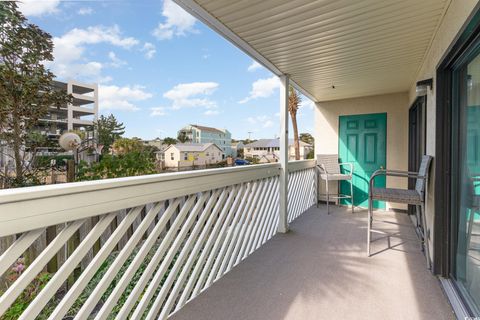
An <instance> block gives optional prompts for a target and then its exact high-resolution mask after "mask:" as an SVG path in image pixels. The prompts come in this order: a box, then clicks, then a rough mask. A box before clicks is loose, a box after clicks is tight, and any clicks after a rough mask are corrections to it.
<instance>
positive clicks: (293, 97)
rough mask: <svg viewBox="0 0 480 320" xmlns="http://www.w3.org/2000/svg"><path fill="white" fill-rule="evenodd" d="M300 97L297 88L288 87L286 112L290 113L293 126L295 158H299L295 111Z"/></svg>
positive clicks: (300, 100)
mask: <svg viewBox="0 0 480 320" xmlns="http://www.w3.org/2000/svg"><path fill="white" fill-rule="evenodd" d="M301 102H302V99H301V98H300V94H298V92H297V90H295V89H294V88H293V87H290V94H289V95H288V112H289V113H290V118H291V119H292V127H293V145H294V148H295V160H300V142H299V140H298V125H297V111H298V107H299V106H300V103H301Z"/></svg>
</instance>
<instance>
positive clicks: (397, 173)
mask: <svg viewBox="0 0 480 320" xmlns="http://www.w3.org/2000/svg"><path fill="white" fill-rule="evenodd" d="M378 176H391V177H400V178H416V179H427V177H426V176H421V175H419V174H418V172H412V171H400V170H387V169H379V170H377V171H375V172H374V173H373V174H372V176H371V177H370V181H369V190H368V191H369V193H371V191H372V189H373V184H374V182H375V178H376V177H378Z"/></svg>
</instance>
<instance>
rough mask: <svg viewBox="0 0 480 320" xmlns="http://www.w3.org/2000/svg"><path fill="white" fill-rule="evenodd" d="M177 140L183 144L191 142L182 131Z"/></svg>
mask: <svg viewBox="0 0 480 320" xmlns="http://www.w3.org/2000/svg"><path fill="white" fill-rule="evenodd" d="M177 140H178V141H180V142H181V143H185V142H190V141H191V140H190V138H189V137H188V136H187V133H186V132H185V131H180V132H179V133H178V136H177Z"/></svg>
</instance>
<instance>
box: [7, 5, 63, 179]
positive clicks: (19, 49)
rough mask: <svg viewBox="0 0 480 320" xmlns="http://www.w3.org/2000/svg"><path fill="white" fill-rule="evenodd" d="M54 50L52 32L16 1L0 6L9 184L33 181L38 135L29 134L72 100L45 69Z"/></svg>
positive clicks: (51, 59)
mask: <svg viewBox="0 0 480 320" xmlns="http://www.w3.org/2000/svg"><path fill="white" fill-rule="evenodd" d="M52 51H53V42H52V37H51V36H50V34H48V33H46V32H45V31H43V30H41V29H40V28H39V27H37V26H36V25H34V24H31V23H28V21H27V19H26V18H25V17H24V16H23V14H22V13H20V11H19V10H18V7H17V4H16V2H14V1H2V2H0V79H1V81H0V140H2V141H3V143H5V144H6V145H7V146H8V147H9V148H11V150H12V154H13V155H12V158H13V162H14V163H15V175H14V177H9V176H8V174H7V173H5V172H2V174H3V175H4V178H5V179H7V181H9V184H10V186H24V185H27V184H31V183H34V181H33V180H35V173H34V172H32V169H31V168H32V162H33V159H34V158H35V153H36V148H37V144H38V143H39V139H38V138H39V137H38V136H36V137H35V138H34V139H32V137H31V133H32V132H33V131H34V129H35V128H36V127H37V126H38V123H39V119H41V118H42V117H44V116H46V115H47V113H48V110H49V108H50V107H52V106H54V107H55V106H56V107H60V106H63V105H65V104H66V103H68V102H70V101H71V99H72V97H71V96H70V95H68V94H67V93H66V92H64V91H61V90H58V89H57V88H56V87H55V85H54V80H53V79H54V74H53V73H52V72H50V71H49V70H48V69H47V68H46V67H45V65H44V63H45V62H46V61H53V55H52ZM5 175H7V176H5Z"/></svg>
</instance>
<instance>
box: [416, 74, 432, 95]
mask: <svg viewBox="0 0 480 320" xmlns="http://www.w3.org/2000/svg"><path fill="white" fill-rule="evenodd" d="M428 87H430V90H432V87H433V78H430V79H425V80H421V81H418V82H417V87H416V92H417V96H418V97H420V96H426V95H427V89H428Z"/></svg>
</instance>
